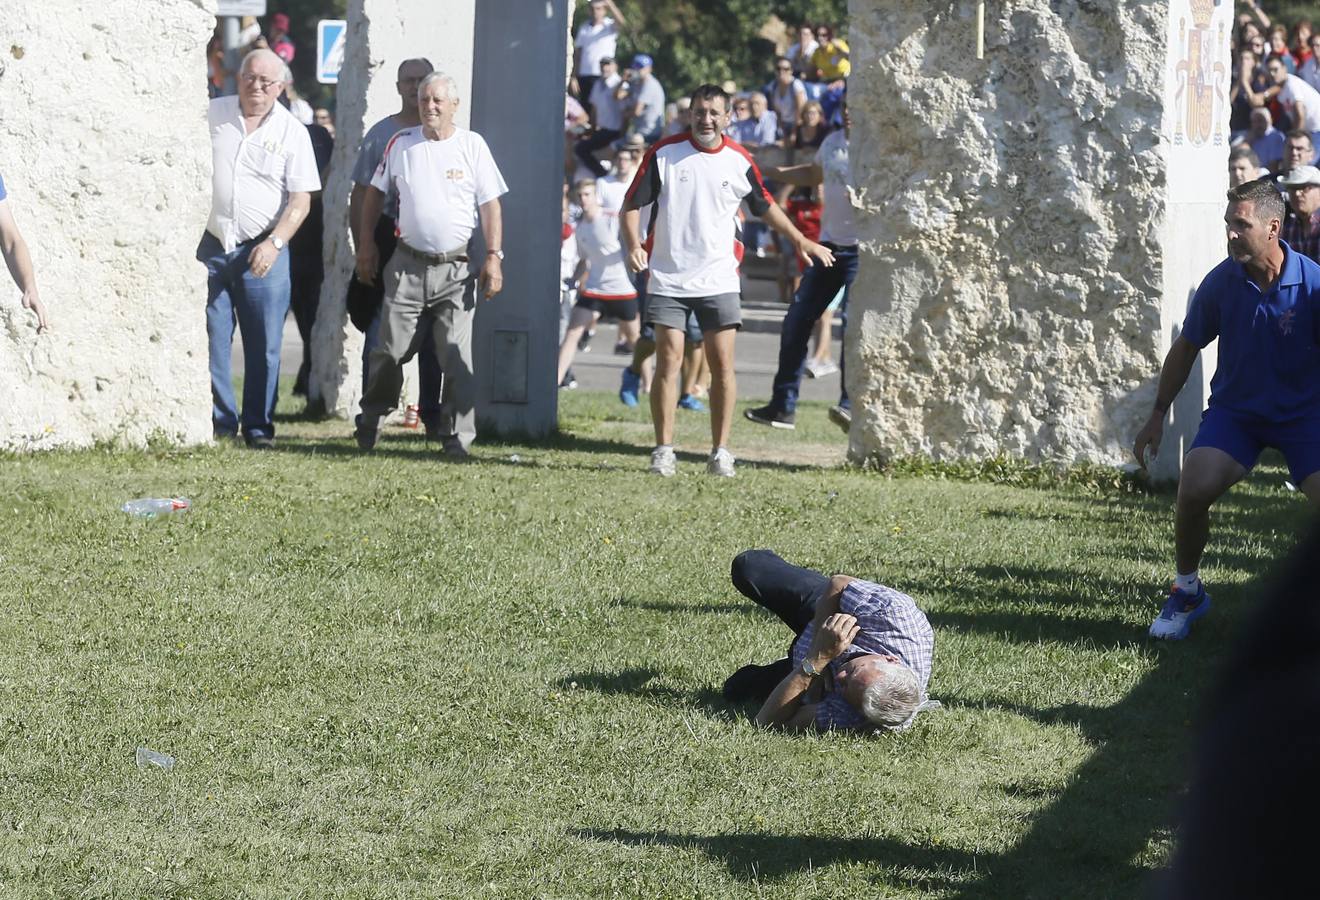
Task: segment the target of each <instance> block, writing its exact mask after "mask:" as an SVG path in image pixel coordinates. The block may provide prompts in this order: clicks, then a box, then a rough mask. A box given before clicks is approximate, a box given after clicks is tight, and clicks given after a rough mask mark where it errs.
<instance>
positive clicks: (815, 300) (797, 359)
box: [745, 101, 858, 432]
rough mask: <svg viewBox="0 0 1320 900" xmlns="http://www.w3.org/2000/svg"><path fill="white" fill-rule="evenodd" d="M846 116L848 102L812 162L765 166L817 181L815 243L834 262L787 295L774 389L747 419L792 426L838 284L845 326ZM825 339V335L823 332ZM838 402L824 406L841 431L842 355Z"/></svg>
mask: <svg viewBox="0 0 1320 900" xmlns="http://www.w3.org/2000/svg"><path fill="white" fill-rule="evenodd" d="M851 128H852V117H851V116H849V115H848V106H847V103H846V101H845V103H844V106H843V130H842V131H835V132H831V133H830V135H829V136H828V137H826V138H825V140H824V141H823V142H822V143H821V145H820V149H819V150H818V151H817V152H816V159H815V161H814V162H810V163H806V164H804V165H800V166H792V167H790V168H786V169H779V168H774V169H770V170H768V172H769V175H770V177H771V178H772V179H773V180H775V181H782V182H784V183H786V184H794V185H803V186H807V187H811V186H815V185H818V184H823V185H824V186H825V190H824V201H825V202H824V203H823V205H822V208H821V213H820V239H821V243H822V244H824V245H825V246H826V247H828V248H829V250H830V252H832V253H833V254H834V265H832V266H830V267H829V268H823V267H821V266H812V267H811V268H809V269H807V271H806V274H804V275H803V276H802V283H801V284H800V285H799V286H798V289H797V293H796V294H794V295H793V303H792V304H791V305H790V306H789V307H788V312H787V313H785V314H784V323H783V326H782V328H781V330H780V333H779V368H778V369H777V370H776V371H775V380H774V388H773V390H774V394H773V396H771V398H770V402H769V403H767V404H766V405H765V406H758V407H755V408H753V409H749V410H747V412H746V413H745V415H746V416H747V418H748V419H751V420H752V421H753V422H756V423H758V424H761V425H770V426H772V427H774V428H788V429H791V428H793V427H794V426H795V422H796V418H797V399H798V392H799V391H800V390H801V389H802V372H803V368H804V366H805V364H806V361H807V344H808V343H809V342H810V341H811V331H812V328H813V327H814V326H815V324H816V321H817V320H818V319H820V317H821V316H822V315H824V313H825V310H827V309H828V308H829V307H830V304H831V303H833V301H834V297H835V296H836V295H837V294H838V293H839V290H840V289H842V290H843V302H842V303H840V304H839V321H840V322H842V323H843V327H844V328H845V329H847V327H848V293H849V291H851V290H852V284H853V281H855V280H856V278H857V260H858V253H857V226H856V225H855V224H854V223H853V210H852V199H851V197H850V196H849V193H848V191H849V188H850V186H851V183H852V173H851V169H850V168H849V167H848V134H849V132H850V130H851ZM825 339H828V335H826V338H825ZM839 363H840V365H839V402H838V404H837V405H835V406H834V407H832V408H831V409H830V421H832V422H834V423H835V424H836V425H838V426H839V427H840V428H842V429H843V430H844V431H845V432H847V431H848V429H849V428H850V427H851V425H852V407H851V404H850V403H849V402H848V388H847V386H846V385H845V384H844V376H845V375H846V374H847V373H846V371H845V366H844V360H843V357H842V356H840V357H839Z"/></svg>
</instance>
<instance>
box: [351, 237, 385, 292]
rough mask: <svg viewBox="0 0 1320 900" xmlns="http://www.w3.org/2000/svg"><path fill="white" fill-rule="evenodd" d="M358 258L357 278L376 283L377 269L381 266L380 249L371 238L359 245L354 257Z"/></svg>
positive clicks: (364, 281) (363, 281)
mask: <svg viewBox="0 0 1320 900" xmlns="http://www.w3.org/2000/svg"><path fill="white" fill-rule="evenodd" d="M354 258H355V259H356V260H357V280H358V281H360V282H362V283H363V284H375V283H376V269H377V268H378V267H379V266H380V251H379V250H377V249H376V242H375V241H374V240H372V239H371V238H368V239H367V240H365V241H363V242H362V243H361V244H359V245H358V248H357V253H356V255H355V257H354Z"/></svg>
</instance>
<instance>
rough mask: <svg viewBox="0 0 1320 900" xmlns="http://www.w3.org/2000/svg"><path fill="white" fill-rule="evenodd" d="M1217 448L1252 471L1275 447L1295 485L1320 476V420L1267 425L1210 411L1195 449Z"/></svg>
mask: <svg viewBox="0 0 1320 900" xmlns="http://www.w3.org/2000/svg"><path fill="white" fill-rule="evenodd" d="M1197 447H1213V448H1215V449H1216V450H1222V451H1224V452H1225V453H1227V454H1228V455H1229V456H1231V457H1233V458H1234V459H1235V460H1237V461H1238V462H1239V463H1241V464H1242V467H1243V468H1245V469H1246V470H1247V471H1250V470H1251V468H1252V466H1254V465H1256V460H1257V458H1259V457H1260V451H1262V450H1264V449H1265V448H1266V447H1273V448H1274V449H1275V450H1278V451H1279V452H1280V453H1282V454H1283V458H1284V460H1285V461H1286V462H1287V463H1288V472H1289V474H1290V475H1291V476H1292V483H1293V484H1295V485H1297V486H1298V487H1300V486H1301V484H1302V482H1303V481H1305V480H1306V477H1307V476H1308V475H1311V474H1313V473H1315V472H1320V417H1316V418H1310V419H1293V420H1292V421H1290V422H1265V421H1262V420H1260V419H1253V418H1249V417H1247V416H1243V415H1239V414H1237V413H1233V412H1229V411H1227V410H1223V409H1213V408H1212V409H1207V410H1206V411H1205V414H1204V415H1203V416H1201V427H1200V428H1199V429H1198V430H1197V432H1196V440H1194V441H1192V446H1191V449H1192V450H1195V449H1196V448H1197Z"/></svg>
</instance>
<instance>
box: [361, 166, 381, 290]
mask: <svg viewBox="0 0 1320 900" xmlns="http://www.w3.org/2000/svg"><path fill="white" fill-rule="evenodd" d="M364 187H365V190H364V192H363V194H362V204H361V206H360V207H359V210H358V221H357V231H356V233H355V234H354V235H353V236H354V237H355V238H356V239H357V254H356V256H357V261H356V267H357V278H358V281H360V282H362V283H363V284H375V283H376V268H377V267H378V265H379V263H380V250H379V248H377V247H376V220H377V219H379V218H380V211H381V210H382V209H383V208H384V206H385V195H384V194H383V193H382V192H381V191H380V189H379V188H375V187H372V186H370V185H366V186H364ZM354 190H357V188H356V187H354Z"/></svg>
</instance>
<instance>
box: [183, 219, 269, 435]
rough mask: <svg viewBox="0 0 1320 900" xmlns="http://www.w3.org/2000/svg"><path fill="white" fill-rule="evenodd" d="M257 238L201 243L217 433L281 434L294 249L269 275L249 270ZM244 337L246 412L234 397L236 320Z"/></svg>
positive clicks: (206, 238) (205, 239)
mask: <svg viewBox="0 0 1320 900" xmlns="http://www.w3.org/2000/svg"><path fill="white" fill-rule="evenodd" d="M254 244H255V242H253V241H247V242H244V243H242V244H239V245H238V246H237V247H235V248H234V249H233V250H231V251H230V252H228V253H226V252H225V249H224V247H223V245H221V243H220V241H219V240H217V239H216V237H215V236H214V235H212V234H211V233H210V232H207V233H206V234H204V235H203V236H202V241H201V243H200V244H198V245H197V259H198V260H200V261H201V262H203V263H205V264H206V336H207V338H208V339H209V343H210V356H211V426H212V428H214V429H215V432H216V433H217V434H222V435H223V434H237V433H238V431H239V426H240V425H241V426H242V431H243V436H244V437H246V438H247V439H248V440H252V439H253V438H255V437H274V436H275V422H274V418H275V400H276V397H277V395H278V393H279V379H280V345H281V344H282V343H283V339H284V317H285V316H286V315H288V313H289V253H288V251H287V250H283V251H281V252H280V254H279V256H277V257H276V258H275V264H274V265H273V266H271V269H270V271H269V272H267V273H266V277H264V278H258V277H257V276H255V275H253V274H252V273H251V272H250V271H249V270H248V255H249V254H250V253H251V252H252V247H253V246H254ZM235 322H237V323H238V331H239V333H240V334H241V335H242V336H243V413H242V418H241V419H240V417H239V412H238V408H237V402H236V400H235V398H234V377H233V371H232V368H231V366H230V364H229V357H230V352H231V350H232V348H233V344H234V323H235Z"/></svg>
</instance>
